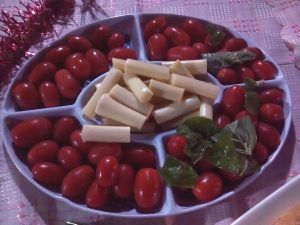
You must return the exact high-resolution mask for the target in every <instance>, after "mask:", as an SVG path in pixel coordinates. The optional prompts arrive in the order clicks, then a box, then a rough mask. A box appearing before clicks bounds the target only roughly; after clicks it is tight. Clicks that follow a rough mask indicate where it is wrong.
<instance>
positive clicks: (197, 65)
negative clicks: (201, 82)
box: [161, 59, 207, 75]
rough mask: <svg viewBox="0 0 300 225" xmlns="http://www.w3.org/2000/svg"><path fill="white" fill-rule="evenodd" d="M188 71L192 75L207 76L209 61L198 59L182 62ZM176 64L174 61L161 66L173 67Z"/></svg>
mask: <svg viewBox="0 0 300 225" xmlns="http://www.w3.org/2000/svg"><path fill="white" fill-rule="evenodd" d="M180 62H181V63H182V64H183V65H184V66H185V67H186V68H187V70H188V71H189V72H190V73H191V74H192V75H202V74H207V60H206V59H197V60H183V61H180ZM173 63H174V61H170V62H162V63H161V64H162V65H163V66H167V67H169V66H171V65H172V64H173Z"/></svg>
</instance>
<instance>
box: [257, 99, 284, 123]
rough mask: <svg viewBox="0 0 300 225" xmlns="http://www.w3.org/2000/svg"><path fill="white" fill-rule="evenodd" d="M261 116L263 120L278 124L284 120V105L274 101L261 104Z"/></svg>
mask: <svg viewBox="0 0 300 225" xmlns="http://www.w3.org/2000/svg"><path fill="white" fill-rule="evenodd" d="M259 116H260V118H261V119H262V120H263V121H265V122H267V123H272V124H276V123H278V122H281V121H283V120H284V113H283V109H282V107H281V106H280V105H277V104H274V103H266V104H263V105H261V106H260V108H259Z"/></svg>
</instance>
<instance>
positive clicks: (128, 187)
mask: <svg viewBox="0 0 300 225" xmlns="http://www.w3.org/2000/svg"><path fill="white" fill-rule="evenodd" d="M134 180H135V171H134V169H133V168H132V167H131V166H130V165H128V164H120V167H119V178H118V180H117V182H116V184H115V185H114V186H113V191H114V195H115V196H116V197H118V198H129V197H131V196H132V193H133V185H134Z"/></svg>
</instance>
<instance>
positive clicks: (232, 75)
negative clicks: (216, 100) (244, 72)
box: [217, 68, 238, 84]
mask: <svg viewBox="0 0 300 225" xmlns="http://www.w3.org/2000/svg"><path fill="white" fill-rule="evenodd" d="M217 79H218V80H219V81H220V83H221V84H234V83H237V81H238V76H237V74H236V72H235V71H234V70H232V69H229V68H223V69H220V70H219V71H218V73H217Z"/></svg>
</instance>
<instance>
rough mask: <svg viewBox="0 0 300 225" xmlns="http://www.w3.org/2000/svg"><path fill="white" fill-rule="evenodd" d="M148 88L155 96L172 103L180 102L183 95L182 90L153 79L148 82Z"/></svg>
mask: <svg viewBox="0 0 300 225" xmlns="http://www.w3.org/2000/svg"><path fill="white" fill-rule="evenodd" d="M149 88H150V90H151V91H152V92H153V94H154V95H155V96H158V97H160V98H165V99H168V100H170V101H173V102H180V101H181V100H182V96H183V93H184V89H183V88H179V87H175V86H173V85H170V84H166V83H162V82H160V81H157V80H153V79H151V80H150V83H149Z"/></svg>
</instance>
